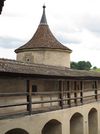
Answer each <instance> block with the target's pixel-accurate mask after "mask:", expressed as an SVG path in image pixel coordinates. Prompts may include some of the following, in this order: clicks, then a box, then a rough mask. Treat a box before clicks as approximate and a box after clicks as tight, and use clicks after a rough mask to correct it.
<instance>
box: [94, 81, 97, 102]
mask: <svg viewBox="0 0 100 134" xmlns="http://www.w3.org/2000/svg"><path fill="white" fill-rule="evenodd" d="M94 88H95V89H94V90H95V99H96V100H98V84H97V81H95V87H94Z"/></svg>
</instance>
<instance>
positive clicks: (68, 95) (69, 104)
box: [67, 81, 71, 107]
mask: <svg viewBox="0 0 100 134" xmlns="http://www.w3.org/2000/svg"><path fill="white" fill-rule="evenodd" d="M67 90H68V93H67V98H68V102H67V103H68V106H69V107H71V100H70V97H71V95H70V94H71V92H70V81H67Z"/></svg>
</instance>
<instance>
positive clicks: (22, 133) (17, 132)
mask: <svg viewBox="0 0 100 134" xmlns="http://www.w3.org/2000/svg"><path fill="white" fill-rule="evenodd" d="M5 134H29V133H28V132H26V131H25V130H23V129H20V128H15V129H12V130H9V131H7V132H6V133H5Z"/></svg>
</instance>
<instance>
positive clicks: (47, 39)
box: [15, 6, 71, 53]
mask: <svg viewBox="0 0 100 134" xmlns="http://www.w3.org/2000/svg"><path fill="white" fill-rule="evenodd" d="M45 8H46V7H45V6H43V14H42V18H41V21H40V24H39V26H38V28H37V31H36V32H35V34H34V36H33V37H32V38H31V40H29V42H27V43H26V44H25V45H23V46H21V47H19V48H18V49H16V50H15V52H16V53H19V52H23V51H29V50H33V49H42V48H44V49H62V50H67V51H68V52H69V53H70V52H71V49H69V48H68V47H66V46H64V45H62V44H61V43H60V42H59V41H58V40H57V39H56V38H55V37H54V35H53V34H52V32H51V31H50V29H49V26H48V24H47V19H46V15H45Z"/></svg>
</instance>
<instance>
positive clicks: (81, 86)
mask: <svg viewBox="0 0 100 134" xmlns="http://www.w3.org/2000/svg"><path fill="white" fill-rule="evenodd" d="M80 90H81V91H80V97H81V99H80V102H81V103H82V104H83V81H80Z"/></svg>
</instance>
